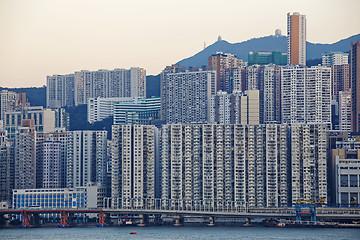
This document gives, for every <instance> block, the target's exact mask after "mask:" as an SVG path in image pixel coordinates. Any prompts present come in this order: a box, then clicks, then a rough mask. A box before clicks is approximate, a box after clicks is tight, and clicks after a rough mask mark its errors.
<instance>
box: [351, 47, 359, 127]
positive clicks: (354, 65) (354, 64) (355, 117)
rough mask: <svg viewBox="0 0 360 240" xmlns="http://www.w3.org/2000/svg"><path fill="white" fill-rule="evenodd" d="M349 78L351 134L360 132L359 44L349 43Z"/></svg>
mask: <svg viewBox="0 0 360 240" xmlns="http://www.w3.org/2000/svg"><path fill="white" fill-rule="evenodd" d="M350 78H351V91H352V97H351V102H352V113H351V122H352V123H351V125H352V131H353V132H360V42H359V40H358V41H357V42H355V43H353V42H351V57H350Z"/></svg>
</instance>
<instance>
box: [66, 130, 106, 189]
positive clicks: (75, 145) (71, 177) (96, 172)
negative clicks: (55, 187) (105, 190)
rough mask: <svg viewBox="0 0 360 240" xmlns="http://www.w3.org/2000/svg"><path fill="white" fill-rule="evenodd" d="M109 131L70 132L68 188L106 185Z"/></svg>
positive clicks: (67, 164)
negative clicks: (94, 184) (91, 184)
mask: <svg viewBox="0 0 360 240" xmlns="http://www.w3.org/2000/svg"><path fill="white" fill-rule="evenodd" d="M106 153H107V131H90V130H89V131H68V132H67V162H66V187H69V188H73V187H84V186H87V185H88V184H90V183H96V184H99V185H100V186H105V184H106V176H107V173H106V169H107V156H106Z"/></svg>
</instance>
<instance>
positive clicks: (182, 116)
mask: <svg viewBox="0 0 360 240" xmlns="http://www.w3.org/2000/svg"><path fill="white" fill-rule="evenodd" d="M160 81H161V113H162V119H163V120H164V121H165V122H166V123H206V122H207V121H208V119H209V107H210V106H209V102H210V96H211V95H214V94H216V72H215V71H203V70H202V69H199V70H198V71H186V70H185V69H181V68H179V67H178V66H176V65H174V66H171V67H166V68H165V70H163V71H162V73H161V76H160Z"/></svg>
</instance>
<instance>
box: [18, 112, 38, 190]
mask: <svg viewBox="0 0 360 240" xmlns="http://www.w3.org/2000/svg"><path fill="white" fill-rule="evenodd" d="M22 122H23V127H20V128H19V129H18V130H17V132H16V134H15V148H14V149H15V150H14V152H15V160H14V162H15V166H14V188H17V189H26V188H36V180H37V179H36V152H35V151H36V146H35V141H36V140H35V128H34V120H33V119H31V120H23V121H22Z"/></svg>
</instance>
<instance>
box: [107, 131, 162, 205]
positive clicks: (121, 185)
mask: <svg viewBox="0 0 360 240" xmlns="http://www.w3.org/2000/svg"><path fill="white" fill-rule="evenodd" d="M157 131H158V130H157V128H156V127H155V126H152V125H113V126H112V143H111V146H112V152H111V155H112V163H111V169H112V175H111V177H112V181H111V197H113V198H122V199H123V201H124V204H127V203H128V202H127V200H129V199H130V198H135V199H138V200H137V201H136V202H135V204H136V206H143V205H144V204H145V202H144V201H143V199H144V198H147V199H154V198H155V188H156V185H155V165H156V147H157V143H156V142H157V140H158V137H157V134H158V133H157Z"/></svg>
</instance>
